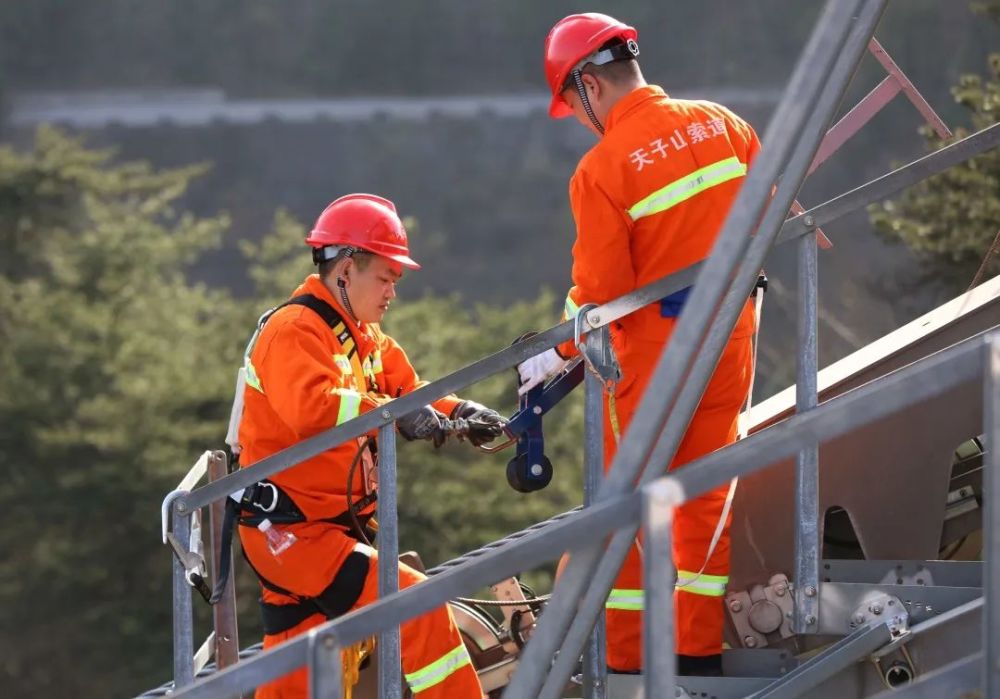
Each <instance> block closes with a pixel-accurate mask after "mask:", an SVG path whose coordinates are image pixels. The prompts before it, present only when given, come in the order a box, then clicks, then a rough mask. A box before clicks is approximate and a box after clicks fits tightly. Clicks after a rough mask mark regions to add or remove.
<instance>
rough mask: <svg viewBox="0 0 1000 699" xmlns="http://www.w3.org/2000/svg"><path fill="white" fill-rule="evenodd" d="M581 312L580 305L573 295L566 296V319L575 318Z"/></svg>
mask: <svg viewBox="0 0 1000 699" xmlns="http://www.w3.org/2000/svg"><path fill="white" fill-rule="evenodd" d="M579 312H580V307H579V306H577V305H576V302H574V301H573V299H572V298H571V297H569V296H566V306H565V307H564V308H563V313H565V314H566V320H573V319H574V318H576V314H577V313H579Z"/></svg>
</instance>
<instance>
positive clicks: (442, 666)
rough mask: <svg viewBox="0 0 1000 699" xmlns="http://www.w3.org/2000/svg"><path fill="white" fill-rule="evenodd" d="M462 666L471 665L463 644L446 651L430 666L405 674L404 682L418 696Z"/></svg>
mask: <svg viewBox="0 0 1000 699" xmlns="http://www.w3.org/2000/svg"><path fill="white" fill-rule="evenodd" d="M464 665H469V666H471V665H472V659H471V658H469V651H467V650H466V649H465V644H464V643H463V644H462V645H460V646H459V647H458V648H455V649H454V650H451V651H448V652H447V653H445V654H444V655H442V656H441V657H440V658H438V659H437V660H435V661H434V662H433V663H431V664H430V665H425V666H424V667H422V668H420V669H419V670H417V671H416V672H408V673H406V682H407V683H408V684H409V685H410V689H412V690H413V693H414V694H419V693H420V692H423V691H425V690H428V689H430V688H431V687H433V686H435V685H438V684H441V683H442V682H444V681H445V680H446V679H448V678H449V677H450V676H451V675H452V674H453V673H454V672H455V671H456V670H458V669H459V668H461V667H462V666H464Z"/></svg>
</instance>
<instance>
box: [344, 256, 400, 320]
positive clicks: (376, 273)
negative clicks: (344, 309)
mask: <svg viewBox="0 0 1000 699" xmlns="http://www.w3.org/2000/svg"><path fill="white" fill-rule="evenodd" d="M402 276H403V268H402V265H400V264H399V263H398V262H392V261H391V260H388V259H386V258H384V257H374V258H372V260H371V261H370V262H369V263H368V266H367V267H365V268H364V269H363V270H362V269H359V268H358V265H357V264H355V263H354V262H353V261H352V262H351V265H350V268H349V269H346V270H345V271H344V279H345V280H346V284H347V297H348V298H349V299H350V301H351V308H352V309H353V310H354V315H355V317H356V318H357V319H358V320H359V321H361V322H362V323H380V322H382V316H384V315H385V312H386V311H387V310H389V304H390V303H391V302H392V300H393V299H394V298H396V282H398V281H399V280H400V278H401V277H402Z"/></svg>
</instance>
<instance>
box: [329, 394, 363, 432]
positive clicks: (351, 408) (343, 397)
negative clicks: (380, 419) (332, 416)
mask: <svg viewBox="0 0 1000 699" xmlns="http://www.w3.org/2000/svg"><path fill="white" fill-rule="evenodd" d="M331 393H334V394H335V395H337V396H339V397H340V410H338V411H337V424H338V425H343V424H344V423H345V422H347V421H348V420H353V419H354V418H356V417H357V416H358V415H360V414H361V394H360V393H358V392H357V391H352V390H351V389H349V388H335V389H333V391H331Z"/></svg>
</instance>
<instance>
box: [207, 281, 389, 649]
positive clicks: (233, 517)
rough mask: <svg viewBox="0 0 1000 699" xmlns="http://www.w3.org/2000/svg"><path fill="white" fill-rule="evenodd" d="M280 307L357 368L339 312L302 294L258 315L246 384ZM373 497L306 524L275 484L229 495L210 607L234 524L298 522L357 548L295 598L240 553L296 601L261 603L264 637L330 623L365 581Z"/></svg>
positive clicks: (225, 572) (223, 578) (225, 570)
mask: <svg viewBox="0 0 1000 699" xmlns="http://www.w3.org/2000/svg"><path fill="white" fill-rule="evenodd" d="M285 306H305V307H306V308H308V309H310V310H311V311H313V312H314V313H316V314H317V315H319V316H320V317H321V318H322V319H323V321H324V322H325V323H326V324H327V325H328V326H329V327H330V330H331V331H332V332H333V333H334V334H335V335H336V336H337V340H338V341H339V342H340V344H341V346H342V347H344V349H345V351H346V352H347V359H348V361H349V362H350V363H351V364H352V365H353V364H354V363H356V362H355V361H354V360H355V359H356V355H357V352H358V349H357V343H355V342H354V339H353V338H352V337H351V333H350V330H349V329H348V327H347V323H346V322H345V321H344V319H343V318H342V317H341V315H340V313H338V312H337V311H336V309H334V308H333V306H331V305H330V304H328V303H327V302H326V301H323V300H322V299H320V298H318V297H316V296H313V295H312V294H303V295H301V296H296V297H294V298H291V299H289V300H288V301H286V302H284V303H282V304H280V305H278V306H275V307H274V308H272V309H270V310H269V311H267V312H266V313H264V315H262V316H261V317H260V319H259V320H258V321H257V329H256V332H255V333H254V335H253V337H252V338H251V340H250V344H249V346H248V347H247V350H246V364H245V367H246V368H247V371H248V373H253V374H254V375H253V376H252V378H251V381H256V382H257V386H258V387H259V380H258V378H257V377H256V375H255V372H253V368H252V365H251V364H250V362H249V357H250V353H251V351H252V350H253V346H254V344H255V343H256V340H257V338H258V337H259V336H260V332H261V330H262V329H263V327H264V324H265V323H267V321H268V319H270V318H271V316H273V315H274V313H275V312H276V311H278V310H279V309H281V308H284V307H285ZM242 378H243V372H242V370H241V379H242ZM242 383H243V381H242V380H241V381H238V382H237V386H238V389H237V396H236V400H235V401H234V404H233V415H232V417H231V420H230V436H229V437H228V438H227V442H229V444H230V447H231V449H232V450H233V453H234V463H235V462H236V460H237V459H238V458H239V452H240V447H239V444H238V442H237V440H236V438H235V435H237V434H238V430H239V422H240V420H241V419H242V412H243V405H242V396H243V392H242V385H241V384H242ZM234 425H235V429H234ZM365 449H369V450H370V451H371V456H372V458H373V459H374V458H375V456H376V454H375V452H376V447H375V444H374V442H373V441H372V440H368V441H366V442H365V443H364V444H363V445H362V446H361V447H359V455H360V454H361V453H362V451H363V450H365ZM355 461H357V459H356V460H355ZM352 471H353V469H352ZM350 487H351V484H350V483H349V484H348V489H350ZM377 497H378V496H377V493H376V492H375V491H372V492H371V493H369V494H368V495H365V496H364V497H362V498H361V499H359V500H358V501H357V502H349V506H348V509H347V510H345V511H344V512H342V513H340V514H338V515H336V516H335V517H325V518H320V519H315V520H310V519H309V518H308V517H307V516H306V515H305V514H304V513H303V512H302V510H301V509H300V508H299V507H298V505H296V504H295V501H294V500H293V499H292V498H291V496H289V495H288V494H287V493H286V492H285V491H284V490H282V489H281V488H280V487H279V486H278V485H277V484H276V483H273V482H272V481H270V480H266V479H265V480H262V481H258V482H257V483H254V484H253V485H251V486H249V487H248V488H246V489H244V490H243V491H240V492H236V493H232V494H230V496H229V497H228V498H227V499H226V512H225V517H224V518H223V521H222V545H221V556H220V558H219V577H218V580H217V582H216V585H215V588H214V590H213V591H212V596H211V598H210V599H209V604H216V603H217V602H218V601H219V600H220V599H221V598H222V594H223V591H224V589H225V586H226V582H227V580H228V578H229V574H230V561H231V560H232V556H231V555H230V552H231V551H232V542H233V526H234V524H236V523H238V524H239V525H240V526H245V527H256V526H257V525H258V524H260V523H261V522H263V521H264V520H265V519H267V520H270V521H271V522H272V523H274V524H295V523H298V522H306V521H319V522H327V523H329V524H334V525H336V526H339V527H343V528H344V529H345V530H346V532H347V533H348V534H349V535H350V536H353V537H354V538H356V539H358V540H359V544H358V546H356V547H355V550H354V551H353V552H352V553H351V554H350V555H349V556H348V557H347V560H346V561H345V562H344V565H342V566H341V567H340V570H339V571H338V572H337V575H336V576H335V577H334V579H333V581H332V582H331V583H330V585H329V586H328V587H327V588H326V589H325V590H323V591H322V592H321V593H320V594H319V595H317V596H315V597H304V596H302V595H297V594H295V593H293V592H290V591H289V590H286V589H284V588H283V587H280V586H279V585H276V584H275V583H273V582H271V581H270V580H268V579H267V578H265V577H264V576H263V575H261V574H260V571H258V570H257V569H256V568H255V567H254V565H253V563H251V562H250V559H249V558H248V557H247V555H246V552H245V551H244V552H243V557H244V559H246V561H247V565H249V566H250V569H251V570H253V572H254V573H255V574H256V575H257V578H258V579H259V580H260V583H261V585H263V586H264V587H265V588H267V589H269V590H271V591H273V592H277V593H278V594H281V595H285V596H286V597H289V598H291V599H294V600H296V602H295V603H294V604H285V605H276V604H268V603H266V602H264V601H263V600H261V602H260V604H261V615H262V617H263V626H264V633H266V634H269V635H273V634H277V633H281V632H283V631H287V630H289V629H291V628H293V627H295V626H297V625H298V624H300V623H302V622H303V621H304V620H305V619H307V618H308V617H310V616H312V615H313V614H323V615H325V616H326V617H327V618H330V619H332V618H334V617H336V616H340V615H341V614H344V613H345V612H347V611H348V610H349V609H351V607H353V606H354V604H355V602H357V600H358V597H360V596H361V589H362V586H363V584H364V581H365V577H366V575H367V574H368V566H369V556H368V555H367V553H366V552H365V550H364V547H363V546H362V545H361V544H360V541H361V540H362V537H366V535H367V538H372V537H374V533H373V532H371V531H368V532H365V531H364V530H365V529H368V526H369V521H370V520H371V518H372V517H371V516H372V512H370V511H369V512H364V511H365V510H366V509H368V508H370V507H371V505H373V504H374V503H375V501H376V500H377ZM372 523H373V522H372ZM359 530H360V531H359ZM367 538H366V540H367ZM359 547H361V548H359Z"/></svg>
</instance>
